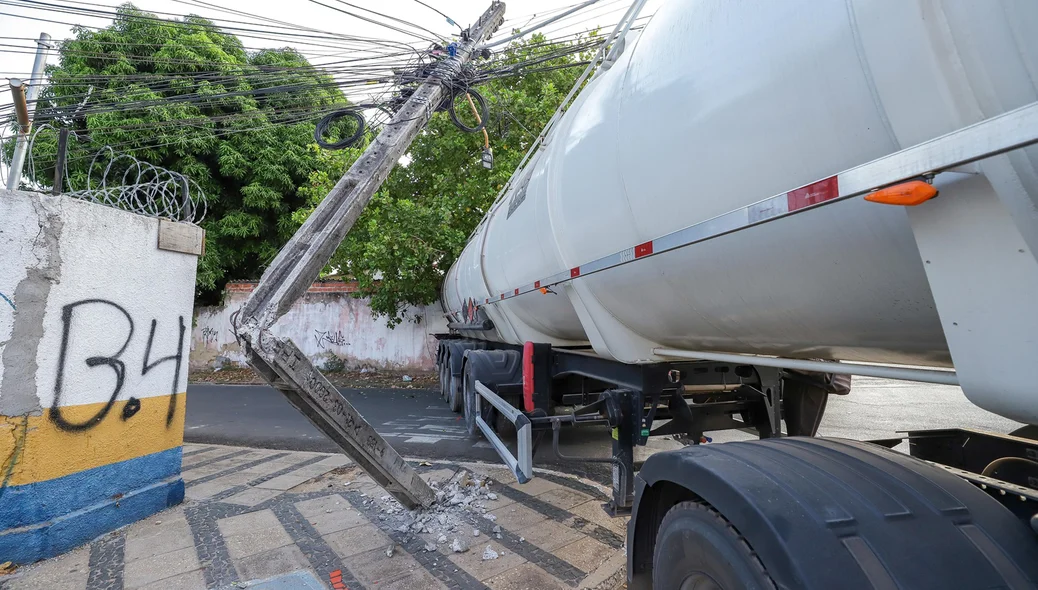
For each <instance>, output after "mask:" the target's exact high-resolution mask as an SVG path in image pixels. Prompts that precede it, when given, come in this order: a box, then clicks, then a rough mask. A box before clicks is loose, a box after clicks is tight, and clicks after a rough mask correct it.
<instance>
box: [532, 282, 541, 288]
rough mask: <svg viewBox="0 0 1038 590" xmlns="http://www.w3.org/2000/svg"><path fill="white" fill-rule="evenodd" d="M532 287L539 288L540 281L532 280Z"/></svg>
mask: <svg viewBox="0 0 1038 590" xmlns="http://www.w3.org/2000/svg"><path fill="white" fill-rule="evenodd" d="M533 288H534V289H540V288H541V282H540V281H536V282H534V284H533Z"/></svg>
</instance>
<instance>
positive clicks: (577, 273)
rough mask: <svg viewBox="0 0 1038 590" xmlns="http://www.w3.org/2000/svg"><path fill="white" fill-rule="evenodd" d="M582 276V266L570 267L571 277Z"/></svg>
mask: <svg viewBox="0 0 1038 590" xmlns="http://www.w3.org/2000/svg"><path fill="white" fill-rule="evenodd" d="M579 276H580V267H579V266H577V267H574V268H571V269H569V278H571V279H573V278H576V277H579Z"/></svg>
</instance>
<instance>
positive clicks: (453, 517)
mask: <svg viewBox="0 0 1038 590" xmlns="http://www.w3.org/2000/svg"><path fill="white" fill-rule="evenodd" d="M491 484H493V481H492V480H491V479H490V478H489V477H488V476H486V475H483V474H476V473H471V472H468V471H460V472H458V473H457V474H455V475H454V476H453V477H451V478H450V479H448V480H446V481H442V482H441V481H436V480H432V481H430V482H429V485H430V487H432V488H433V490H435V492H436V500H437V502H436V504H434V505H433V506H431V507H429V508H424V509H421V508H420V509H416V510H407V509H406V508H405V507H404V506H403V505H402V504H401V503H400V502H398V501H397V500H396V499H395V498H393V497H392V496H389V495H384V496H380V497H379V498H378V499H377V500H376V499H374V498H369V499H367V500H365V501H364V503H365V505H368V504H374V505H375V506H376V507H377V508H378V511H379V514H378V519H379V520H381V521H386V522H387V524H389V525H390V526H391V527H392V528H394V529H395V530H396V531H397V532H399V533H401V534H403V535H404V538H403V541H404V544H407V543H410V542H411V540H412V539H413V538H414V537H416V536H418V535H424V537H423V539H424V540H425V545H424V547H425V550H426V551H435V550H436V546H437V544H439V545H442V544H445V543H447V542H448V541H450V549H451V551H453V552H454V553H465V552H467V551H468V550H469V544H468V543H466V542H465V541H463V540H462V537H463V536H471V537H473V538H475V537H480V536H481V534H482V533H481V531H480V529H479V527H480V526H481V525H480V524H479V523H480V521H483V522H484V523H493V522H494V521H496V520H497V517H496V516H494V515H493V514H490V513H489V512H488V510H487V505H486V503H487V502H488V501H493V500H496V499H497V494H495V493H493V492H491V491H490V486H491ZM482 526H485V525H482ZM492 533H493V536H494V537H496V538H497V539H500V538H501V527H500V526H498V525H494V527H493V529H492ZM488 534H489V533H488ZM434 539H435V543H434V542H433V540H434ZM386 556H387V557H392V556H393V548H392V547H390V548H389V549H388V550H387V551H386ZM498 556H499V553H498V552H497V551H494V549H493V548H491V547H490V546H489V545H488V546H487V548H486V549H485V550H484V551H483V554H482V557H483V560H490V559H497V558H498Z"/></svg>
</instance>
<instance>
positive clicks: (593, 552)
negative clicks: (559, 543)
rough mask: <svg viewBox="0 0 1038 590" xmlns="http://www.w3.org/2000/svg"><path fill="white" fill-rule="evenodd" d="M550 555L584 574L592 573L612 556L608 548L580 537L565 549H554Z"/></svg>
mask: <svg viewBox="0 0 1038 590" xmlns="http://www.w3.org/2000/svg"><path fill="white" fill-rule="evenodd" d="M552 553H553V554H555V556H557V557H561V558H562V559H565V560H566V561H568V562H569V563H572V564H573V565H575V566H577V567H579V568H580V569H582V570H584V571H585V572H591V571H594V570H595V568H597V567H598V566H600V565H602V562H604V561H605V560H606V559H609V556H610V555H612V551H610V550H609V547H607V546H605V545H603V544H602V543H599V542H598V541H596V540H594V539H592V538H590V537H581V538H580V539H578V540H576V541H574V542H572V543H570V544H569V545H566V546H565V547H560V548H558V549H555V550H554V551H552Z"/></svg>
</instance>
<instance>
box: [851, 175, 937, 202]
mask: <svg viewBox="0 0 1038 590" xmlns="http://www.w3.org/2000/svg"><path fill="white" fill-rule="evenodd" d="M936 196H937V189H935V188H934V187H933V185H932V184H930V183H927V182H923V181H922V180H913V181H910V182H902V183H901V184H895V185H894V186H888V187H887V188H881V189H879V190H878V191H875V192H872V193H869V194H867V195H865V200H866V201H872V202H873V203H883V204H884V205H904V206H906V207H915V206H916V205H922V204H923V203H925V202H927V201H929V200H930V199H932V198H934V197H936Z"/></svg>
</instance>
